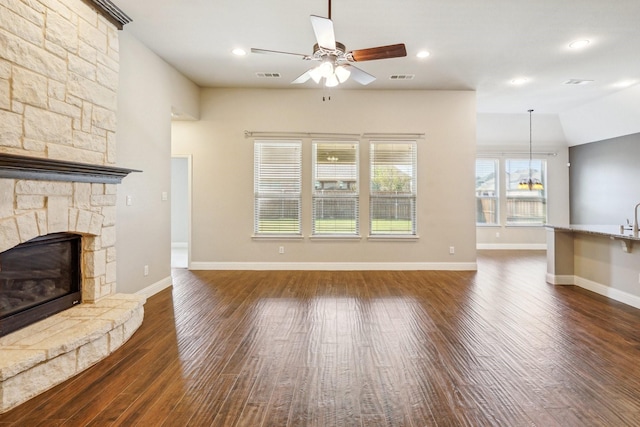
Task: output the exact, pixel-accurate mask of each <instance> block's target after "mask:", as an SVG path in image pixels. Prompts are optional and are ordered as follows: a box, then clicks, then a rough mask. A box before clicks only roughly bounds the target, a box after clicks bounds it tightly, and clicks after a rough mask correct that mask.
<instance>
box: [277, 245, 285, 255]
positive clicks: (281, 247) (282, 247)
mask: <svg viewBox="0 0 640 427" xmlns="http://www.w3.org/2000/svg"><path fill="white" fill-rule="evenodd" d="M278 253H279V254H283V253H284V246H280V247H279V248H278Z"/></svg>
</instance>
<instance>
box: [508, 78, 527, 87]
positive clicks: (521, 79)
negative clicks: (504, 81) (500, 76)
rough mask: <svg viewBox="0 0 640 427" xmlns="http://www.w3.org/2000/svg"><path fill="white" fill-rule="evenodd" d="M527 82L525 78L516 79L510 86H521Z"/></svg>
mask: <svg viewBox="0 0 640 427" xmlns="http://www.w3.org/2000/svg"><path fill="white" fill-rule="evenodd" d="M528 81H529V79H528V78H526V77H516V78H515V79H513V80H511V84H512V85H523V84H525V83H527V82H528Z"/></svg>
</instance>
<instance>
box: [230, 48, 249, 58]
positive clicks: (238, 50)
mask: <svg viewBox="0 0 640 427" xmlns="http://www.w3.org/2000/svg"><path fill="white" fill-rule="evenodd" d="M231 53H233V54H234V55H237V56H245V55H246V54H247V51H246V50H244V49H241V48H239V47H237V48H235V49H233V50H232V51H231Z"/></svg>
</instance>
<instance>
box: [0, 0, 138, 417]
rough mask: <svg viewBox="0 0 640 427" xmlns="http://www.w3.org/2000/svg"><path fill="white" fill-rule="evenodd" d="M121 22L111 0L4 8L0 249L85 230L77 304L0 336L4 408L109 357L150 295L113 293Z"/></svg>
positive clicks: (0, 408)
mask: <svg viewBox="0 0 640 427" xmlns="http://www.w3.org/2000/svg"><path fill="white" fill-rule="evenodd" d="M128 22H130V19H129V18H128V17H127V16H126V15H125V14H124V13H123V12H122V11H120V10H119V9H118V8H117V7H116V6H115V5H113V4H112V3H111V2H110V1H109V0H56V1H50V0H29V1H9V2H2V4H1V5H0V252H4V251H5V250H7V249H10V248H12V247H14V246H16V245H18V244H20V243H22V242H25V241H28V240H30V239H32V238H35V237H38V236H43V235H46V234H50V233H56V232H69V233H74V234H78V235H80V236H81V238H82V260H81V264H82V265H81V271H82V284H81V286H82V303H81V304H78V305H76V306H74V307H72V308H70V309H68V310H65V311H63V312H61V313H58V314H55V315H53V316H51V317H49V318H47V319H44V320H42V321H40V322H37V323H34V324H32V325H30V326H27V327H25V328H23V329H20V330H18V331H15V332H13V333H10V334H8V335H5V336H3V337H0V413H4V412H6V411H8V410H9V409H11V408H13V407H15V406H17V405H19V404H20V403H22V402H24V401H26V400H28V399H30V398H31V397H33V396H35V395H37V394H39V393H42V392H43V391H45V390H47V389H49V388H51V387H53V386H55V385H56V384H59V383H61V382H63V381H65V380H66V379H68V378H71V377H72V376H74V375H76V374H77V373H79V372H81V371H83V370H84V369H87V368H88V367H90V366H92V365H93V364H95V363H96V362H98V361H99V360H101V359H103V358H105V357H106V356H108V355H109V354H110V353H112V352H113V351H115V350H116V349H117V348H119V347H120V346H121V345H122V344H124V343H125V342H126V341H127V339H129V338H130V337H131V336H132V335H133V333H134V332H135V331H136V330H137V328H138V327H139V326H140V324H141V323H142V319H143V315H144V312H143V304H144V302H145V298H144V297H141V296H138V295H124V294H118V293H116V248H115V238H116V228H115V227H116V224H115V222H116V184H117V183H118V182H119V180H120V179H121V178H122V175H121V173H123V172H126V171H125V170H121V169H119V168H116V167H114V166H113V165H114V164H115V162H116V153H115V148H116V137H115V132H116V128H117V126H116V110H117V99H118V96H117V93H118V73H119V42H118V30H119V29H122V26H123V25H125V24H126V23H128ZM12 156H15V157H12ZM18 157H21V158H18ZM74 162H75V163H74ZM18 163H19V164H20V165H19V166H16V164H18ZM42 164H45V166H42ZM25 165H27V166H25ZM114 174H115V178H114ZM125 175H126V173H125Z"/></svg>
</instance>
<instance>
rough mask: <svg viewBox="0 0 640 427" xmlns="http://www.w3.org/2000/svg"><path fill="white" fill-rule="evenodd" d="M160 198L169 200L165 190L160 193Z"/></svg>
mask: <svg viewBox="0 0 640 427" xmlns="http://www.w3.org/2000/svg"><path fill="white" fill-rule="evenodd" d="M160 199H162V201H163V202H166V201H167V200H169V194H168V193H167V192H166V191H163V192H162V194H161V195H160Z"/></svg>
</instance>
